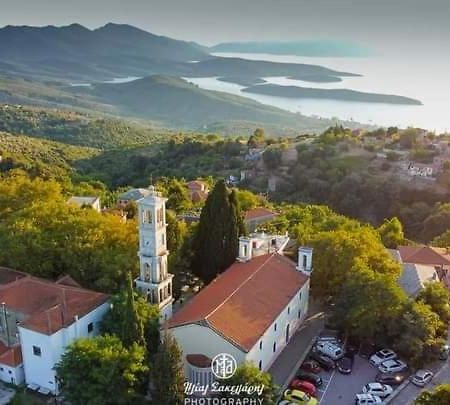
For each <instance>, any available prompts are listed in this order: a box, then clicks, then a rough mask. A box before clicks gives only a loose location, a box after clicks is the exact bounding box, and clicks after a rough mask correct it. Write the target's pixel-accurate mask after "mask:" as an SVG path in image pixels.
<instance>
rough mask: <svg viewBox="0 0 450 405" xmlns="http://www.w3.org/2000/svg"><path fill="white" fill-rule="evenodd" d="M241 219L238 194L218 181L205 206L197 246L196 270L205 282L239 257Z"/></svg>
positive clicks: (201, 216) (194, 263) (194, 262)
mask: <svg viewBox="0 0 450 405" xmlns="http://www.w3.org/2000/svg"><path fill="white" fill-rule="evenodd" d="M241 222H242V218H241V213H240V209H239V204H238V202H237V197H236V193H231V194H230V193H229V192H228V189H227V187H226V185H225V181H224V180H220V181H218V182H217V184H216V185H215V187H214V189H213V190H212V192H211V194H210V195H209V196H208V198H207V200H206V202H205V206H204V207H203V209H202V213H201V215H200V222H199V225H198V230H197V235H196V240H195V245H194V250H195V254H194V260H193V271H194V273H195V274H197V275H198V276H199V277H200V278H201V279H202V280H203V281H205V282H206V283H208V282H210V281H211V280H213V279H214V278H215V277H216V276H217V274H218V273H221V272H222V271H224V270H225V269H226V268H227V267H229V266H230V265H231V264H232V263H233V262H234V260H235V259H236V255H237V253H238V237H239V233H240V232H243V231H244V228H243V226H242V224H241Z"/></svg>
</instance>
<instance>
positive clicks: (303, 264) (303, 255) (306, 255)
mask: <svg viewBox="0 0 450 405" xmlns="http://www.w3.org/2000/svg"><path fill="white" fill-rule="evenodd" d="M312 255H313V248H310V247H307V246H300V247H299V248H298V261H297V270H298V271H301V272H302V273H304V274H307V275H310V274H311V272H312V270H313V268H312Z"/></svg>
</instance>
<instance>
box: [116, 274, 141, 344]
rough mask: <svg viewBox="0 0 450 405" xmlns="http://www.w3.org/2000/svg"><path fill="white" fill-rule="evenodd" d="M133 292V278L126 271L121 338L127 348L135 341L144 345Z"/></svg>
mask: <svg viewBox="0 0 450 405" xmlns="http://www.w3.org/2000/svg"><path fill="white" fill-rule="evenodd" d="M134 294H135V292H134V289H133V280H132V278H131V273H128V276H127V290H126V304H125V305H126V306H125V317H124V324H123V331H122V339H121V340H122V342H123V344H124V346H125V347H127V348H128V347H131V346H132V345H133V343H137V344H138V345H139V346H145V337H144V325H143V322H142V320H141V319H140V317H139V315H138V313H137V308H136V304H135V302H134Z"/></svg>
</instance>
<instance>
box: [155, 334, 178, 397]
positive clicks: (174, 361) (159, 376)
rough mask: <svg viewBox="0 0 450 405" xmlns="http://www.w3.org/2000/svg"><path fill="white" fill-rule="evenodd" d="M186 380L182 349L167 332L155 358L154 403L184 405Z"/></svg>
mask: <svg viewBox="0 0 450 405" xmlns="http://www.w3.org/2000/svg"><path fill="white" fill-rule="evenodd" d="M184 380H185V377H184V366H183V360H182V352H181V349H180V348H179V346H178V344H177V342H176V340H175V339H174V337H173V336H172V335H171V334H170V333H169V332H168V331H166V332H165V333H164V337H163V341H162V343H161V344H160V346H159V349H158V351H157V353H156V355H155V356H154V358H153V366H152V380H151V385H152V403H155V404H170V405H181V404H183V402H184Z"/></svg>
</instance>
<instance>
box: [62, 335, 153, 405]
mask: <svg viewBox="0 0 450 405" xmlns="http://www.w3.org/2000/svg"><path fill="white" fill-rule="evenodd" d="M147 372H148V367H147V366H146V364H145V350H144V348H142V347H139V346H138V345H136V344H135V345H133V346H131V347H130V348H129V349H127V348H125V347H124V346H123V344H122V342H121V341H120V340H119V338H117V337H115V336H99V337H95V338H92V339H78V340H76V341H75V342H74V343H72V344H71V345H70V346H69V347H68V348H67V350H66V352H65V353H64V354H63V355H62V357H61V361H60V362H59V363H58V364H57V366H56V373H57V376H58V380H59V381H60V383H61V389H62V392H63V393H64V397H65V398H66V399H67V400H68V401H69V402H71V403H72V404H74V405H99V404H106V405H109V404H111V405H121V404H124V405H129V404H130V403H133V402H134V401H138V399H139V398H140V397H141V395H142V394H143V391H144V387H145V384H144V383H145V380H146V377H147ZM141 403H142V402H141Z"/></svg>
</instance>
